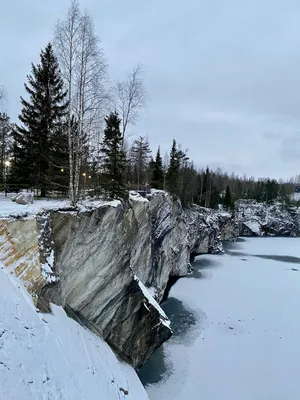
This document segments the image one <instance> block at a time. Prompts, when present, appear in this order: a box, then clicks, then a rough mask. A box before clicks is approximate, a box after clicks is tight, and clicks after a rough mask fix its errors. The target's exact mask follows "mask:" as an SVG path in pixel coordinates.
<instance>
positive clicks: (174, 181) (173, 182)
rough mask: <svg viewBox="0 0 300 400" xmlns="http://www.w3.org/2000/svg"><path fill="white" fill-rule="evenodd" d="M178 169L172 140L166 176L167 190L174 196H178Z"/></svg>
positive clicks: (176, 151)
mask: <svg viewBox="0 0 300 400" xmlns="http://www.w3.org/2000/svg"><path fill="white" fill-rule="evenodd" d="M179 169H180V159H179V154H178V150H177V143H176V140H175V139H174V140H173V144H172V149H171V152H170V164H169V168H168V171H167V174H166V183H167V189H168V191H169V192H170V193H171V194H172V195H174V196H177V195H178V180H179Z"/></svg>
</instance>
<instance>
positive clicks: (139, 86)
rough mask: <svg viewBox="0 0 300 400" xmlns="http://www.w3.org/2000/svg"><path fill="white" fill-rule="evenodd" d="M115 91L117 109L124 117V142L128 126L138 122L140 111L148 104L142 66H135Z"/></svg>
mask: <svg viewBox="0 0 300 400" xmlns="http://www.w3.org/2000/svg"><path fill="white" fill-rule="evenodd" d="M114 91H115V102H116V110H117V112H118V114H119V115H120V117H121V119H122V122H121V132H122V138H123V143H124V138H125V134H126V132H127V128H128V126H129V125H134V124H135V123H136V121H137V119H138V116H139V113H140V111H141V110H142V109H143V108H145V107H146V105H147V96H146V89H145V86H144V80H143V68H142V66H141V65H138V66H137V67H135V68H134V69H133V70H132V71H131V72H130V73H129V74H128V75H127V79H126V80H125V81H118V82H117V83H116V86H115V90H114Z"/></svg>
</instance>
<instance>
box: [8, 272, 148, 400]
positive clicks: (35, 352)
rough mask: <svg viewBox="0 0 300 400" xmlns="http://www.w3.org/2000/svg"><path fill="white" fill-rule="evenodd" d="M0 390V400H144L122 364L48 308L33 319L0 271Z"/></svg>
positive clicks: (25, 300) (18, 290)
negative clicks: (49, 312)
mask: <svg viewBox="0 0 300 400" xmlns="http://www.w3.org/2000/svg"><path fill="white" fill-rule="evenodd" d="M0 387H1V396H0V397H1V399H5V400H16V399H22V400H60V399H61V400H62V399H63V400H84V399H86V400H98V399H100V398H101V399H103V400H104V399H105V400H122V399H126V400H148V397H147V395H146V393H145V391H144V388H143V387H142V384H141V383H140V382H139V379H138V377H137V375H136V373H135V371H134V370H133V368H132V367H130V366H129V365H128V364H126V363H124V362H122V361H119V360H118V359H117V357H116V356H115V354H114V353H113V352H112V350H111V349H110V348H109V346H108V345H107V344H106V343H105V342H104V341H103V340H102V339H101V338H99V337H97V336H95V335H94V334H93V333H91V332H89V331H88V330H87V329H85V328H83V327H82V326H80V325H79V324H78V323H77V322H75V321H73V320H72V319H70V318H68V317H67V315H66V314H65V312H64V310H63V309H62V308H60V307H57V306H54V305H52V313H51V314H40V313H37V312H36V310H35V308H34V306H33V304H32V300H31V298H30V296H29V295H28V294H27V293H26V291H25V290H23V289H22V284H21V282H19V281H15V280H14V278H12V277H11V276H8V275H7V274H6V273H5V272H4V270H3V269H0Z"/></svg>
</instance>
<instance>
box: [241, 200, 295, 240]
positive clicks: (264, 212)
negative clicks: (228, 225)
mask: <svg viewBox="0 0 300 400" xmlns="http://www.w3.org/2000/svg"><path fill="white" fill-rule="evenodd" d="M235 219H236V222H237V225H238V226H239V234H240V235H241V236H298V235H299V234H300V212H299V210H298V209H297V208H296V207H286V206H283V205H282V204H279V203H275V204H267V203H257V202H256V201H254V200H241V201H238V202H236V213H235Z"/></svg>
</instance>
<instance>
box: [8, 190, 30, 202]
mask: <svg viewBox="0 0 300 400" xmlns="http://www.w3.org/2000/svg"><path fill="white" fill-rule="evenodd" d="M11 200H12V201H15V202H16V203H18V204H23V205H26V204H32V203H33V200H34V196H33V193H30V192H20V193H18V194H17V195H16V196H13V197H12V198H11Z"/></svg>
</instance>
